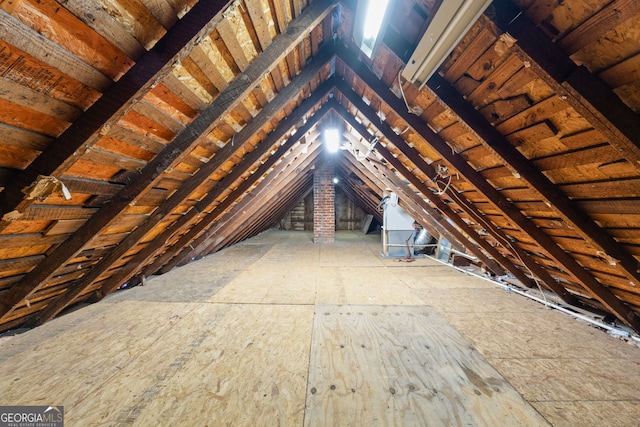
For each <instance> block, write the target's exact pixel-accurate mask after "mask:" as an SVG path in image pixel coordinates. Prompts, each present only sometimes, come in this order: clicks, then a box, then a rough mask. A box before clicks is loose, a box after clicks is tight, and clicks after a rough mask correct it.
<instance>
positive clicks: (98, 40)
mask: <svg viewBox="0 0 640 427" xmlns="http://www.w3.org/2000/svg"><path fill="white" fill-rule="evenodd" d="M9 13H11V14H12V15H13V16H14V17H16V18H18V19H20V20H21V21H22V22H24V23H25V24H26V25H28V26H30V27H31V28H33V29H34V30H35V31H37V32H38V33H40V34H46V36H47V38H48V39H49V40H51V41H53V42H55V43H56V44H58V45H61V46H63V47H64V48H65V49H67V50H68V51H70V52H72V53H73V54H75V55H76V56H78V57H79V58H81V59H82V60H83V61H84V62H86V63H87V64H89V65H91V66H92V67H94V68H96V69H98V70H99V71H100V72H101V73H103V74H105V75H106V76H107V77H109V78H111V79H113V80H117V79H118V78H119V77H120V76H122V74H123V73H125V72H126V71H127V70H128V69H129V68H131V66H132V65H133V61H132V60H131V59H130V58H129V57H127V55H126V54H125V53H124V52H123V51H121V50H120V49H118V48H117V47H115V46H114V45H113V44H111V43H110V42H109V41H107V40H106V39H105V38H104V37H102V36H101V35H100V34H98V33H96V32H95V31H94V30H93V29H91V28H89V27H88V26H87V25H86V24H85V23H84V22H82V21H81V20H80V19H79V18H78V17H77V16H75V15H73V14H72V13H71V12H69V11H68V10H67V9H66V8H63V7H60V5H59V3H57V2H55V1H54V0H39V1H21V2H20V6H19V7H18V8H17V9H16V10H15V11H13V12H9ZM78 34H81V35H82V36H81V37H78Z"/></svg>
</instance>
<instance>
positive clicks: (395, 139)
mask: <svg viewBox="0 0 640 427" xmlns="http://www.w3.org/2000/svg"><path fill="white" fill-rule="evenodd" d="M347 89H349V88H348V87H343V88H340V87H339V90H340V92H341V93H342V92H343V91H345V92H346V91H347ZM349 90H350V89H349ZM355 100H356V99H355V98H354V101H355ZM359 107H360V108H361V109H360V111H361V112H362V113H367V110H370V108H369V107H368V106H367V105H366V104H364V102H363V103H362V104H359ZM342 108H344V107H342ZM336 110H337V111H340V110H339V109H338V108H337V107H336ZM369 113H373V115H374V116H375V113H374V112H373V111H371V112H369ZM342 114H343V117H345V119H349V117H352V116H351V115H350V114H349V112H348V111H346V109H344V113H342ZM376 117H377V116H376ZM372 118H373V117H372ZM349 123H350V124H354V123H355V124H358V122H357V121H355V120H351V121H350V122H349ZM372 123H376V127H378V130H380V131H381V132H382V133H383V135H385V138H387V139H388V140H389V141H391V143H393V144H394V145H396V144H397V145H396V147H397V146H398V145H399V146H401V147H402V146H403V144H404V142H401V140H402V138H400V137H399V136H398V135H396V134H395V133H394V132H393V131H392V130H391V129H390V128H389V126H388V125H387V124H386V123H380V124H378V122H374V121H372ZM377 151H378V152H379V153H380V154H381V155H382V156H383V157H384V158H385V159H386V160H387V161H388V162H389V163H390V164H391V165H392V166H393V167H394V168H396V170H397V171H398V172H399V173H401V174H402V175H403V176H404V177H405V179H407V180H408V181H409V182H411V184H413V185H414V187H416V188H417V189H418V190H419V191H420V192H421V193H422V195H423V196H425V197H427V198H428V199H429V200H430V201H431V202H432V203H433V204H434V205H435V207H436V208H437V209H438V210H439V211H440V212H442V214H444V215H445V216H446V217H447V218H449V219H450V220H451V221H452V222H453V223H455V225H456V226H457V227H458V228H459V229H460V230H462V231H463V232H464V233H465V234H467V236H469V237H470V238H471V239H473V240H474V241H475V242H476V243H477V244H478V245H479V246H480V247H481V248H482V249H484V251H485V252H486V253H488V254H489V255H490V256H491V257H492V258H493V259H494V260H495V261H496V262H498V263H499V264H500V265H502V267H504V269H505V270H507V271H509V272H511V274H513V275H514V276H515V277H516V278H517V279H518V280H520V281H521V282H522V283H523V284H524V285H525V286H527V287H532V286H534V284H533V283H532V282H531V280H530V279H529V278H528V277H527V276H526V275H525V274H524V273H523V272H522V271H521V270H520V269H519V268H517V267H516V266H515V265H514V264H513V263H512V262H511V261H510V260H509V259H507V258H506V257H505V256H503V255H502V254H501V253H500V252H499V251H498V250H497V249H496V248H494V247H493V246H492V245H491V244H490V243H489V242H487V241H486V240H485V239H483V238H482V237H481V236H479V235H478V233H477V232H476V231H475V230H474V229H473V228H471V227H470V226H469V225H468V224H467V223H466V222H465V221H464V220H463V219H462V218H461V217H460V216H458V215H457V214H456V213H455V212H453V211H452V210H451V208H450V207H449V206H447V205H446V204H445V203H444V201H443V200H442V199H440V198H439V197H438V196H436V195H435V194H434V193H433V192H432V191H431V189H430V188H429V187H427V186H426V185H425V184H424V183H423V182H422V181H421V180H420V179H419V178H418V177H417V176H415V175H414V174H412V173H411V172H410V171H409V170H408V169H407V168H406V167H405V166H404V165H403V164H402V162H400V160H398V159H397V158H395V157H394V156H393V154H392V153H391V152H389V151H388V150H387V149H386V148H385V147H383V146H381V145H378V146H377ZM405 155H406V154H405ZM427 166H428V165H427ZM423 209H425V210H426V211H427V212H428V213H429V214H430V215H431V216H433V217H434V218H436V219H437V220H439V221H440V223H441V224H443V225H445V224H446V223H447V221H446V220H444V218H442V217H441V214H440V212H438V210H436V209H434V208H432V207H430V206H429V205H426V203H425V205H424V206H423ZM453 230H455V228H453V227H452V228H451V229H450V231H451V232H452V234H456V235H457V233H460V232H459V231H458V230H455V231H453ZM464 240H466V238H464V237H463V241H464ZM470 249H471V245H470ZM477 252H479V251H477V250H475V251H474V254H475V253H477ZM482 257H484V255H482ZM479 258H480V257H479ZM492 264H493V263H489V264H488V265H489V266H491V265H492ZM551 282H552V285H553V283H555V281H553V280H552V281H551ZM561 295H564V294H561ZM564 296H565V298H566V299H567V301H566V302H569V301H570V302H571V303H574V302H575V301H574V300H573V299H572V298H571V296H570V295H564Z"/></svg>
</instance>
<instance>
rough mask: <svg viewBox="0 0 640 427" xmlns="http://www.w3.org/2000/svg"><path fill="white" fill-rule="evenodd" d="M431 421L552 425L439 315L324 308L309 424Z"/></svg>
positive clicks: (317, 328) (315, 347)
mask: <svg viewBox="0 0 640 427" xmlns="http://www.w3.org/2000/svg"><path fill="white" fill-rule="evenodd" d="M516 408H517V409H516ZM432 420H440V421H442V422H443V424H455V423H462V424H486V425H509V424H515V425H517V424H524V425H547V423H546V421H545V420H544V418H542V417H541V416H540V415H539V414H538V413H537V412H536V411H535V410H534V409H533V408H532V407H531V406H530V405H529V404H528V403H527V402H526V401H525V400H524V399H523V398H522V397H521V396H520V395H519V394H518V393H517V392H516V391H515V390H514V389H513V388H512V387H511V386H510V385H509V383H508V382H507V381H505V380H504V378H502V377H501V376H500V374H499V373H498V372H497V371H495V370H494V369H493V368H492V367H491V366H490V365H489V364H488V363H487V362H486V361H484V359H483V358H482V357H481V356H480V354H479V353H477V352H476V351H475V350H474V349H473V348H472V347H471V346H470V345H469V344H468V343H467V342H466V341H465V340H464V339H463V338H462V336H461V335H460V334H459V333H458V332H457V331H455V330H454V329H453V328H452V327H451V326H450V325H449V324H448V323H447V322H446V321H445V320H444V319H443V318H442V317H440V315H439V314H438V313H437V312H435V311H434V310H432V309H429V308H428V307H386V306H382V307H381V306H350V305H347V306H318V307H317V309H316V316H315V318H314V334H313V341H312V344H311V362H310V367H309V379H308V389H307V411H306V414H305V425H307V426H314V425H328V424H332V425H356V424H361V425H365V424H366V425H374V424H377V423H382V424H385V425H394V424H406V425H427V424H429V423H430V422H431V421H432Z"/></svg>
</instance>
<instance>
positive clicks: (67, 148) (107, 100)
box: [0, 0, 227, 230]
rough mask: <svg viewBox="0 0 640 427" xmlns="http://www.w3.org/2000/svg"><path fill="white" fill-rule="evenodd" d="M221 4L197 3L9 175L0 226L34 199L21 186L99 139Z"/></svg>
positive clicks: (56, 172)
mask: <svg viewBox="0 0 640 427" xmlns="http://www.w3.org/2000/svg"><path fill="white" fill-rule="evenodd" d="M226 6H227V1H226V0H204V1H200V2H198V3H197V4H196V5H195V6H194V7H193V8H192V9H191V10H190V11H189V12H188V13H187V14H186V15H185V16H184V17H183V19H181V20H179V21H178V22H177V23H176V24H175V25H174V26H173V27H171V29H170V30H169V31H168V32H167V34H165V36H164V37H163V38H162V39H161V40H160V41H159V42H158V43H156V45H155V46H154V47H153V48H152V49H151V50H150V51H148V52H146V53H145V54H144V55H143V56H142V57H141V58H140V59H138V61H137V62H136V64H135V65H134V66H133V67H131V69H129V71H128V72H127V73H125V75H124V76H122V77H121V78H120V79H119V80H118V81H117V82H115V83H114V84H113V85H112V86H111V87H110V88H109V89H107V90H106V91H105V92H104V93H103V94H102V96H101V97H100V98H99V99H98V100H97V101H96V102H95V103H94V104H93V105H92V106H91V107H89V108H88V109H87V110H86V111H85V112H84V113H83V114H82V115H81V116H80V117H78V118H77V119H76V120H75V121H74V123H73V125H71V126H70V127H69V128H68V129H67V130H66V131H64V132H63V133H62V134H61V135H60V136H59V137H58V138H57V139H56V140H54V141H53V142H51V143H50V144H49V145H48V146H47V147H46V148H45V149H44V151H42V153H41V154H40V155H39V156H38V157H37V158H36V159H35V160H34V161H33V162H31V163H30V164H29V165H28V166H27V167H26V168H25V169H24V170H23V171H21V172H20V173H19V174H18V175H17V176H16V177H14V178H13V179H12V180H11V181H10V182H9V184H8V185H7V186H6V187H5V188H4V190H3V191H2V192H0V217H2V219H1V220H0V230H2V229H4V228H5V227H6V226H7V225H8V223H9V221H7V220H5V218H4V216H5V215H6V214H8V213H10V212H13V211H17V212H24V211H25V210H26V208H27V207H28V206H29V205H31V204H32V203H34V201H35V200H33V199H26V198H25V195H24V193H22V189H23V188H25V187H27V186H29V185H31V183H32V182H34V181H35V180H36V179H37V177H38V176H39V175H49V176H55V177H58V178H59V177H60V176H62V175H63V174H64V173H65V171H66V170H67V169H68V168H69V167H70V166H71V165H72V164H73V163H74V162H75V161H76V160H77V159H78V158H79V157H80V155H81V154H82V153H83V152H85V151H87V150H88V149H89V148H90V147H91V146H93V145H94V144H95V143H96V142H97V141H98V139H100V137H101V136H102V135H101V131H103V130H105V129H109V128H110V127H111V126H114V125H115V124H116V123H117V122H118V120H120V119H121V118H122V116H123V115H124V114H125V113H126V112H127V111H128V109H130V108H131V107H132V106H133V105H134V104H135V103H136V102H137V101H139V100H140V99H142V97H143V96H144V95H145V94H146V93H147V92H149V91H150V90H151V89H152V88H153V87H154V84H155V82H157V81H159V80H160V79H161V78H162V77H163V76H164V75H167V74H169V73H170V72H171V69H172V66H173V64H174V63H175V62H176V61H178V60H180V58H181V57H182V56H184V55H186V53H187V52H188V51H190V50H191V49H192V48H193V46H194V45H195V43H196V41H197V39H198V38H199V37H201V36H203V35H206V34H208V33H209V32H211V31H212V29H213V28H214V27H215V26H216V25H217V23H218V22H219V21H220V20H221V19H222V13H221V12H222V10H223V9H224V8H225V7H226Z"/></svg>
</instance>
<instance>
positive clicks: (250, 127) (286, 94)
mask: <svg viewBox="0 0 640 427" xmlns="http://www.w3.org/2000/svg"><path fill="white" fill-rule="evenodd" d="M326 53H327V57H326V58H325V60H328V59H329V58H330V57H331V55H330V52H329V51H326ZM325 63H326V61H323V60H322V55H321V56H319V57H318V58H317V60H316V63H315V64H314V66H310V67H307V68H306V70H307V71H306V72H305V73H303V74H301V75H299V76H297V77H296V79H294V81H293V82H292V84H290V85H289V86H287V87H286V88H285V89H284V90H283V91H282V92H281V93H280V94H278V96H277V97H276V98H274V99H273V100H272V101H271V103H269V104H268V105H267V106H266V107H265V108H264V109H263V110H262V111H261V112H260V113H258V115H257V116H256V117H254V119H253V120H252V121H251V122H250V123H249V124H247V126H245V128H244V129H242V130H241V131H240V132H239V133H238V134H237V135H236V137H235V138H234V141H235V143H236V144H237V145H236V147H241V146H242V145H244V143H245V142H246V141H248V140H249V139H250V138H251V137H253V136H254V135H255V133H256V131H257V129H260V128H261V127H263V126H264V125H265V124H266V123H267V122H268V121H269V120H271V119H272V117H273V115H274V114H275V113H276V112H277V111H279V110H280V109H281V108H283V107H284V105H285V104H287V103H288V102H289V100H290V99H291V98H292V97H294V96H295V92H296V90H299V88H300V87H305V86H306V85H308V84H309V82H310V81H311V79H312V78H313V77H314V76H316V75H317V73H318V72H319V71H320V69H322V68H323V67H324V64H325ZM332 87H333V81H332V80H328V81H325V83H323V85H322V87H320V88H318V89H317V90H316V91H314V92H313V95H312V96H311V97H309V98H307V99H305V100H304V101H303V102H302V103H301V105H300V106H299V107H298V108H297V109H296V110H295V112H294V115H292V116H289V117H288V118H286V119H285V120H284V121H283V122H281V123H280V125H279V127H278V128H277V129H276V130H275V131H273V132H271V133H270V134H269V135H268V136H267V138H266V139H265V140H264V141H261V143H260V144H259V146H258V147H257V148H256V149H255V150H253V151H252V152H250V153H249V154H247V155H246V156H245V157H244V158H243V159H242V160H241V161H240V163H238V164H237V165H236V166H235V167H234V168H233V169H232V170H231V172H229V174H228V175H226V176H225V177H224V178H223V179H222V180H221V182H219V183H218V184H217V185H216V186H215V187H214V188H213V189H212V190H211V191H210V192H209V193H207V195H206V196H205V197H204V198H202V199H201V200H200V201H198V202H197V203H196V204H195V205H194V206H193V207H192V208H191V209H190V210H189V211H187V212H186V213H184V214H183V215H182V216H181V217H180V219H178V220H176V221H175V222H174V223H173V224H172V225H171V226H170V227H169V228H167V229H165V230H164V231H163V232H162V233H161V234H160V235H159V236H156V237H155V238H154V242H153V243H149V244H147V246H146V247H145V248H143V249H142V250H141V251H140V252H139V253H138V254H136V255H135V256H134V258H133V259H132V260H129V261H128V263H127V264H126V265H125V266H123V267H121V268H120V269H119V270H118V271H116V272H115V273H114V274H113V275H112V276H111V277H109V278H108V279H107V280H106V281H105V282H103V283H102V284H101V287H100V289H99V291H98V292H96V294H95V296H94V298H92V299H93V300H99V299H101V298H102V297H104V296H106V295H107V294H109V293H110V292H112V291H113V290H115V289H117V288H118V287H119V286H120V285H122V283H124V282H125V281H126V280H127V279H128V278H129V277H130V276H131V275H132V274H133V272H132V270H133V269H135V268H140V267H142V266H143V265H144V261H146V259H147V258H149V257H152V256H153V254H154V253H155V252H156V251H158V250H160V249H161V248H162V243H163V242H165V241H166V240H168V239H169V238H170V237H171V235H173V234H175V233H176V232H179V231H180V230H181V229H183V228H184V227H186V226H187V225H188V224H189V222H190V221H191V220H193V219H195V218H197V217H199V216H200V212H204V211H205V210H206V209H207V208H208V207H209V205H211V204H212V203H214V202H215V200H216V199H217V198H218V197H219V196H220V195H221V194H222V193H223V192H224V191H226V189H227V187H226V185H227V184H229V183H232V182H234V181H235V180H237V179H238V178H240V177H241V176H242V175H243V174H244V173H245V172H246V171H247V170H248V169H249V168H250V167H251V166H252V165H254V164H255V163H256V162H257V161H259V160H260V158H261V157H262V156H263V155H264V154H266V153H267V152H268V151H269V150H271V149H272V148H273V146H274V144H276V143H278V141H279V140H280V139H281V138H282V137H284V136H285V135H286V133H287V132H289V131H290V130H291V128H292V127H293V126H294V125H295V124H296V123H297V122H298V120H300V119H302V117H303V116H304V115H305V114H307V113H308V112H309V110H310V109H311V108H313V107H314V106H315V104H317V103H319V102H321V100H322V98H325V97H326V96H327V95H328V92H329V90H330V89H331V88H332ZM308 123H314V122H312V121H310V122H308ZM303 134H304V133H302V134H300V135H303ZM299 137H300V136H298V137H296V138H290V139H289V140H288V141H287V142H286V143H285V144H282V145H280V146H279V147H278V148H277V149H276V150H275V153H273V155H272V156H270V157H269V159H268V160H267V162H265V163H263V164H262V165H261V166H260V167H259V168H258V170H256V172H255V173H254V174H253V175H252V176H251V178H248V179H247V180H246V181H244V182H243V184H241V185H240V186H239V187H238V188H237V189H236V190H234V192H235V193H236V194H238V195H239V194H242V192H243V191H245V190H246V189H247V188H248V187H249V186H250V185H251V183H252V182H253V181H255V180H257V179H258V178H259V177H260V176H261V173H260V172H263V173H264V171H265V170H267V169H268V165H270V164H271V163H273V162H275V161H276V160H277V159H278V158H279V156H280V155H282V154H284V153H285V152H286V151H287V150H288V149H289V148H290V147H291V145H293V143H294V142H295V141H296V140H297V139H299ZM227 147H228V148H229V149H228V150H225V148H227ZM225 148H223V149H222V150H221V152H220V155H217V156H216V157H214V159H213V160H212V161H210V162H208V163H207V164H206V165H205V166H204V167H203V168H201V169H200V170H199V171H198V172H197V173H196V174H194V175H193V176H192V177H191V178H189V180H188V181H189V182H193V184H190V183H189V182H185V183H184V184H183V186H182V187H181V188H180V190H182V189H183V188H184V189H185V191H178V192H176V193H174V194H173V195H172V196H171V197H169V198H168V199H167V200H166V201H165V202H163V203H162V204H161V205H160V206H159V207H158V208H157V209H156V211H154V213H153V214H152V215H151V216H150V217H149V218H148V219H147V220H146V221H145V223H144V224H142V225H140V226H138V227H137V228H136V229H135V230H134V231H133V232H131V233H130V234H129V235H128V236H127V237H126V238H125V239H124V240H122V241H121V242H120V243H119V244H118V245H117V246H116V247H115V248H114V249H113V250H111V251H110V252H109V253H108V254H107V255H106V256H105V257H104V258H102V259H101V260H100V261H99V262H98V263H97V264H95V265H94V266H93V267H92V269H91V270H90V271H89V272H88V273H87V274H86V275H84V276H83V277H82V278H80V279H78V280H77V281H75V282H74V283H72V284H71V285H69V287H68V288H67V289H66V290H65V292H64V293H63V294H62V295H60V296H58V297H57V299H56V300H55V301H53V302H51V303H49V304H48V305H47V307H46V308H45V309H44V310H42V311H41V312H40V313H39V315H38V316H37V317H36V319H37V322H38V324H42V323H44V322H47V321H48V320H50V319H52V318H53V317H55V316H56V315H57V314H58V313H59V312H61V311H62V310H63V309H64V308H65V307H67V306H68V305H69V304H71V303H72V302H74V301H75V299H76V297H77V296H79V295H80V294H82V293H83V292H85V290H86V289H87V288H88V287H89V286H91V285H92V284H93V283H94V282H95V281H96V280H97V279H98V278H100V277H101V275H102V274H103V273H105V272H106V271H107V270H108V269H110V267H111V265H112V264H113V263H114V262H115V261H117V260H118V259H119V258H121V257H122V256H123V255H124V254H125V253H126V252H127V251H128V250H129V249H130V248H132V247H133V246H134V245H136V244H138V243H139V242H140V241H141V240H142V239H143V238H144V236H145V235H146V234H147V233H148V232H149V231H150V230H151V229H152V228H153V227H154V226H155V225H156V224H158V223H160V222H161V221H162V220H163V219H164V218H165V217H166V216H167V215H169V214H170V213H171V211H172V210H173V209H174V208H176V207H177V206H178V205H180V204H182V203H183V202H184V200H185V199H186V198H187V197H188V196H189V194H187V193H188V190H189V189H191V188H192V187H193V188H195V187H196V186H197V185H199V184H200V183H202V182H203V181H204V180H206V179H207V178H208V177H209V176H210V175H211V173H213V171H215V170H216V169H218V168H219V167H220V166H221V164H222V163H223V162H224V161H225V160H226V159H227V158H228V157H229V155H230V154H227V153H225V152H224V151H229V152H231V151H232V150H235V148H233V146H232V145H227V146H226V147H225ZM216 158H218V159H219V160H218V161H216V160H215V159H216ZM219 207H220V205H218V206H217V207H216V208H215V209H214V211H213V212H211V213H209V214H208V215H207V216H208V217H210V218H211V217H212V218H215V215H216V214H217V212H218V211H219ZM200 223H201V225H200V226H198V228H200V227H202V226H203V225H204V224H206V221H205V222H204V223H203V222H202V221H201V222H200Z"/></svg>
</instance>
